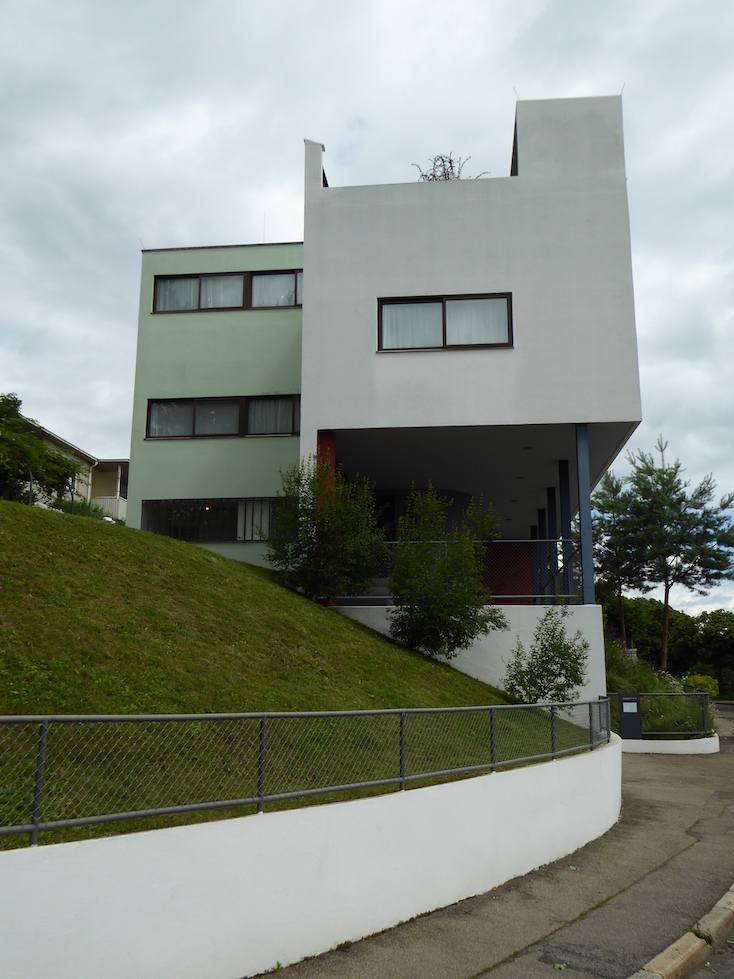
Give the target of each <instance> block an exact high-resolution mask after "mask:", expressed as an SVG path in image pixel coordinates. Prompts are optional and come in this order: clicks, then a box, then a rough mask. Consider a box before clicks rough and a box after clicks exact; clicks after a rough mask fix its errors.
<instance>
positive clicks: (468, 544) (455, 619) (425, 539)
mask: <svg viewBox="0 0 734 979" xmlns="http://www.w3.org/2000/svg"><path fill="white" fill-rule="evenodd" d="M480 505H481V504H480ZM449 506H450V501H446V500H442V499H440V498H439V496H438V494H437V493H436V491H435V490H434V489H433V487H432V486H431V485H429V487H428V489H427V490H425V491H420V490H416V489H413V490H412V491H411V493H410V495H409V497H408V506H407V512H406V514H405V516H404V517H401V518H400V520H399V521H398V542H397V544H396V546H395V548H394V551H393V560H392V570H391V572H390V578H389V586H390V593H391V594H392V596H393V599H394V601H395V607H394V608H393V609H391V610H390V635H391V636H392V638H393V639H395V641H396V642H399V643H401V644H402V645H403V646H408V647H409V648H410V649H418V650H421V651H422V652H424V653H427V654H428V655H429V656H434V657H436V656H443V657H445V658H447V659H451V658H452V657H453V656H455V655H456V653H457V652H458V650H460V649H466V648H467V647H468V646H470V645H471V643H472V642H473V641H474V640H475V639H476V638H477V637H478V636H480V635H485V634H486V633H488V632H489V631H490V630H492V629H504V628H505V627H506V622H505V617H504V616H503V614H502V612H501V611H500V609H498V608H493V607H491V606H489V605H488V603H489V600H490V595H489V593H488V592H487V590H486V588H484V586H483V585H482V569H483V546H482V543H481V541H477V540H475V533H476V532H477V528H478V529H481V530H482V531H483V532H485V533H486V532H487V530H488V529H489V524H490V523H491V522H492V517H491V514H490V515H489V516H484V515H482V514H481V513H480V512H479V511H478V510H477V508H476V507H475V506H474V504H473V503H472V506H471V507H470V508H469V509H468V510H467V513H466V514H465V521H466V522H467V523H468V524H469V525H470V526H468V527H467V528H466V529H464V530H461V531H460V530H459V529H458V528H457V527H455V526H453V527H450V528H449V529H448V530H447V529H446V513H447V510H448V507H449Z"/></svg>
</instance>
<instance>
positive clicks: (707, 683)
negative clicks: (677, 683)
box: [683, 673, 719, 699]
mask: <svg viewBox="0 0 734 979" xmlns="http://www.w3.org/2000/svg"><path fill="white" fill-rule="evenodd" d="M683 682H684V683H685V685H686V686H687V687H693V689H694V690H701V691H702V692H703V693H707V694H708V695H709V697H711V698H712V699H713V698H714V697H718V696H719V682H718V680H715V679H714V678H713V677H712V676H705V675H703V674H701V673H693V674H691V676H687V677H685V679H684V681H683Z"/></svg>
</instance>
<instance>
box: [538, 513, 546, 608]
mask: <svg viewBox="0 0 734 979" xmlns="http://www.w3.org/2000/svg"><path fill="white" fill-rule="evenodd" d="M538 539H539V540H540V546H539V548H538V563H539V565H540V567H539V571H540V594H541V595H547V594H548V528H547V527H546V525H545V510H541V509H540V508H539V509H538Z"/></svg>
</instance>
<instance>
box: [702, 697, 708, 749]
mask: <svg viewBox="0 0 734 979" xmlns="http://www.w3.org/2000/svg"><path fill="white" fill-rule="evenodd" d="M708 699H709V695H708V694H707V693H702V694H701V714H702V715H703V736H704V737H705V738H707V737H708V733H709V712H708Z"/></svg>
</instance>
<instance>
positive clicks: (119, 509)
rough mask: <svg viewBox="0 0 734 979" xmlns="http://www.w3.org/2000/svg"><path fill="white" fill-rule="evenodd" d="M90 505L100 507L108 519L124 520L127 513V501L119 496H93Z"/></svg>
mask: <svg viewBox="0 0 734 979" xmlns="http://www.w3.org/2000/svg"><path fill="white" fill-rule="evenodd" d="M92 503H93V504H94V505H95V506H98V507H101V508H102V509H103V510H104V512H105V513H106V514H107V516H108V517H112V518H113V519H114V520H124V519H125V514H126V513H127V500H125V499H123V497H121V496H93V497H92Z"/></svg>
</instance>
